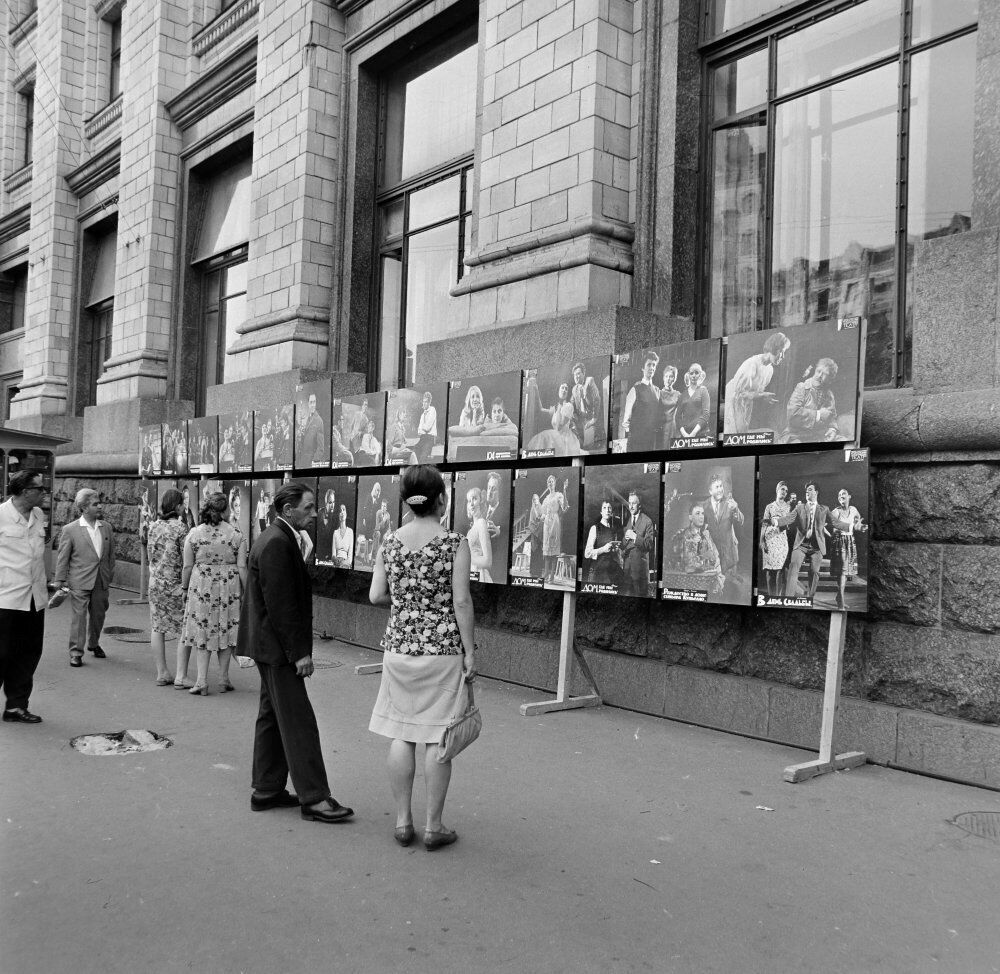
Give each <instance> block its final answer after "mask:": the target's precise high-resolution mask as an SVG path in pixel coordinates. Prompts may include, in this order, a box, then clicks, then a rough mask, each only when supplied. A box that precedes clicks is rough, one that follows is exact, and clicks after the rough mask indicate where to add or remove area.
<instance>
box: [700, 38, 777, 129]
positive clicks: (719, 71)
mask: <svg viewBox="0 0 1000 974" xmlns="http://www.w3.org/2000/svg"><path fill="white" fill-rule="evenodd" d="M712 74H713V75H714V78H713V82H714V83H713V90H714V103H713V106H714V115H715V118H716V119H722V118H728V117H729V116H731V115H739V114H741V113H742V112H745V111H747V110H749V109H751V108H757V107H759V106H763V105H764V104H765V103H766V102H767V51H766V50H761V51H756V52H755V53H753V54H747V55H745V56H744V57H741V58H738V59H737V60H735V61H730V62H729V63H728V64H724V65H722V66H721V67H719V68H716V69H715V70H714V71H713V72H712Z"/></svg>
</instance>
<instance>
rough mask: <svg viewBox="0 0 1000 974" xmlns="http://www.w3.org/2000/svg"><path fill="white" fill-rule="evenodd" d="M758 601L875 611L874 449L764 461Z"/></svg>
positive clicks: (758, 527)
mask: <svg viewBox="0 0 1000 974" xmlns="http://www.w3.org/2000/svg"><path fill="white" fill-rule="evenodd" d="M757 463H758V470H759V471H760V474H759V482H758V488H757V523H756V529H755V530H756V537H757V547H758V552H757V583H756V589H755V599H754V604H755V605H757V606H759V607H762V608H764V607H772V606H773V607H777V608H795V609H803V608H804V609H820V610H822V611H825V612H829V611H831V610H837V609H843V610H846V611H847V612H867V611H868V514H869V511H870V500H869V496H868V485H869V475H870V474H869V457H868V450H867V449H863V450H854V449H846V450H827V451H823V452H816V453H786V454H783V455H780V456H763V457H760V458H759V459H758V461H757Z"/></svg>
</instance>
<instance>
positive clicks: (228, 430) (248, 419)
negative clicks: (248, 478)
mask: <svg viewBox="0 0 1000 974" xmlns="http://www.w3.org/2000/svg"><path fill="white" fill-rule="evenodd" d="M253 442H254V439H253V410H252V409H242V410H240V411H239V412H238V413H223V414H222V415H220V416H219V473H250V471H251V470H253Z"/></svg>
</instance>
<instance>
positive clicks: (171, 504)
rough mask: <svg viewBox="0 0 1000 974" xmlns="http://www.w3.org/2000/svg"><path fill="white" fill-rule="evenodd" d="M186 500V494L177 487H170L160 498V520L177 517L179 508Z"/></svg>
mask: <svg viewBox="0 0 1000 974" xmlns="http://www.w3.org/2000/svg"><path fill="white" fill-rule="evenodd" d="M183 502H184V495H183V494H182V493H181V492H180V491H179V490H178V489H177V488H176V487H168V488H167V489H166V490H165V491H164V492H163V496H162V497H161V498H160V514H159V517H160V520H161V521H168V520H169V519H170V518H172V517H177V508H178V507H179V506H180V505H181V504H182V503H183Z"/></svg>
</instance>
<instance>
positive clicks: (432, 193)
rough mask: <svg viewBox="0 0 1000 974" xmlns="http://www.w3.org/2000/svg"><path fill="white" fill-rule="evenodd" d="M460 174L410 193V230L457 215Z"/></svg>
mask: <svg viewBox="0 0 1000 974" xmlns="http://www.w3.org/2000/svg"><path fill="white" fill-rule="evenodd" d="M461 181H462V177H461V175H460V174H456V175H454V176H452V177H451V178H450V179H445V180H442V181H441V182H440V183H434V184H433V185H432V186H428V187H427V189H421V190H419V191H418V192H416V193H412V194H411V195H410V230H411V231H413V230H419V229H420V228H421V227H426V226H430V224H432V223H439V222H440V221H441V220H445V219H447V218H448V217H450V216H458V207H459V199H460V193H461Z"/></svg>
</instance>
